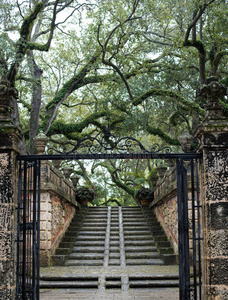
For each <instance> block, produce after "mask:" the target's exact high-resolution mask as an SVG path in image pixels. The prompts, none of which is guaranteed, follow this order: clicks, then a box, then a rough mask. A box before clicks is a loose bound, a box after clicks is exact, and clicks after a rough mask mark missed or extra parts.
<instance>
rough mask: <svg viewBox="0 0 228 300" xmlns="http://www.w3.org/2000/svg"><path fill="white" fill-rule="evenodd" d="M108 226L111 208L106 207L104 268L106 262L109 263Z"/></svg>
mask: <svg viewBox="0 0 228 300" xmlns="http://www.w3.org/2000/svg"><path fill="white" fill-rule="evenodd" d="M110 226H111V206H109V207H108V214H107V227H106V237H105V251H104V264H103V266H104V268H106V267H108V262H109V245H110Z"/></svg>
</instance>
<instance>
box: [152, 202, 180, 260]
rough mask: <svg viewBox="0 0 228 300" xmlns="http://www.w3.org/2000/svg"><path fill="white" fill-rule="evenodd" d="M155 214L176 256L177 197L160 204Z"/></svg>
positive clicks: (155, 208) (155, 209) (156, 207)
mask: <svg viewBox="0 0 228 300" xmlns="http://www.w3.org/2000/svg"><path fill="white" fill-rule="evenodd" d="M154 213H155V215H156V217H157V219H158V220H159V222H160V224H161V225H162V227H163V229H164V231H165V233H166V235H167V237H168V238H169V240H170V242H171V244H172V246H173V249H174V252H175V254H177V253H178V219H177V196H174V197H171V198H170V199H169V200H166V201H164V202H160V203H159V205H157V206H155V207H154Z"/></svg>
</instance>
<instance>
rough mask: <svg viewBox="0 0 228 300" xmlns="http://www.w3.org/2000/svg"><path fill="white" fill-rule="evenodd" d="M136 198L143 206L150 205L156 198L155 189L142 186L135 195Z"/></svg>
mask: <svg viewBox="0 0 228 300" xmlns="http://www.w3.org/2000/svg"><path fill="white" fill-rule="evenodd" d="M135 200H136V201H137V202H140V204H141V205H142V206H148V205H149V204H150V203H151V202H152V201H153V200H154V191H153V190H152V189H149V188H145V187H141V189H140V190H138V192H137V194H136V196H135Z"/></svg>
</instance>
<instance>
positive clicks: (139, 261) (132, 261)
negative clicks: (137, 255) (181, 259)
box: [126, 258, 164, 266]
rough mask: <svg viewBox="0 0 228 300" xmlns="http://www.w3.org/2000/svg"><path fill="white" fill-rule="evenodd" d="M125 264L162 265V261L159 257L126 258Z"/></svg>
mask: <svg viewBox="0 0 228 300" xmlns="http://www.w3.org/2000/svg"><path fill="white" fill-rule="evenodd" d="M126 265H128V266H140V265H160V266H161V265H164V261H163V260H162V259H159V258H155V259H131V258H129V259H126Z"/></svg>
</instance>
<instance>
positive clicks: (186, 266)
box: [182, 161, 190, 299]
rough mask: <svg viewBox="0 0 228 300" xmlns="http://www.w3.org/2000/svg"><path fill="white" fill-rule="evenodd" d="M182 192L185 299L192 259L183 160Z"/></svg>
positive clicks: (188, 288) (188, 286) (186, 185)
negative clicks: (190, 255) (190, 256)
mask: <svg viewBox="0 0 228 300" xmlns="http://www.w3.org/2000/svg"><path fill="white" fill-rule="evenodd" d="M182 168H183V172H182V183H183V186H182V190H183V191H182V194H183V200H182V201H183V218H184V219H183V223H184V224H183V225H184V276H185V299H190V259H189V223H188V179H187V169H186V168H185V167H184V164H183V161H182Z"/></svg>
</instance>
